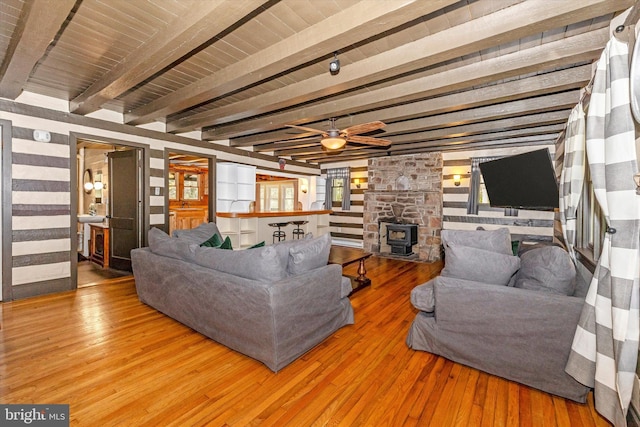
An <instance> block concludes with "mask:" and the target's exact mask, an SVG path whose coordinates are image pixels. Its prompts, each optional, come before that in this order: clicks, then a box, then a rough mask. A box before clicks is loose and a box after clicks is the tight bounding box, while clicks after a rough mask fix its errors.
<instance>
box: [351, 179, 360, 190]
mask: <svg viewBox="0 0 640 427" xmlns="http://www.w3.org/2000/svg"><path fill="white" fill-rule="evenodd" d="M353 183H354V184H355V185H356V188H360V178H356V179H354V180H353Z"/></svg>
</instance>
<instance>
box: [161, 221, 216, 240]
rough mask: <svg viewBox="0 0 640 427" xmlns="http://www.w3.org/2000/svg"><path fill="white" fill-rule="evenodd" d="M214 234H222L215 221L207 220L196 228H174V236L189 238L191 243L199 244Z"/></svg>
mask: <svg viewBox="0 0 640 427" xmlns="http://www.w3.org/2000/svg"><path fill="white" fill-rule="evenodd" d="M214 234H218V235H220V236H222V235H221V234H220V230H218V226H217V225H216V223H215V222H206V223H203V224H200V225H199V226H197V227H196V228H190V229H185V230H174V231H173V233H172V236H173V237H177V238H178V239H184V240H188V241H190V242H191V243H195V244H197V245H199V244H201V243H202V242H204V241H206V240H208V239H210V238H211V236H213V235H214Z"/></svg>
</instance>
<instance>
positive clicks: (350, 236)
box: [331, 231, 363, 240]
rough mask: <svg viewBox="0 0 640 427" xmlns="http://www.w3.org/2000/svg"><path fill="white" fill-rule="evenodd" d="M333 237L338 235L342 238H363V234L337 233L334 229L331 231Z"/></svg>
mask: <svg viewBox="0 0 640 427" xmlns="http://www.w3.org/2000/svg"><path fill="white" fill-rule="evenodd" d="M331 237H337V238H340V239H352V240H363V238H362V236H361V235H359V234H348V233H336V232H333V231H332V232H331Z"/></svg>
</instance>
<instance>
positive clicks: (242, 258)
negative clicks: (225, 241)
mask: <svg viewBox="0 0 640 427" xmlns="http://www.w3.org/2000/svg"><path fill="white" fill-rule="evenodd" d="M191 261H192V262H194V263H196V264H198V265H200V266H202V267H207V268H211V269H214V270H218V271H222V272H224V273H229V274H233V275H234V276H239V277H244V278H245V279H252V280H259V281H261V282H275V281H278V280H281V279H283V278H285V277H286V276H287V270H286V265H283V264H282V262H281V260H280V256H279V255H278V252H277V251H276V250H275V248H274V247H273V246H264V247H259V248H254V249H245V250H240V251H233V250H226V249H220V248H212V247H205V246H202V247H201V246H196V247H195V251H194V254H193V256H192V257H191Z"/></svg>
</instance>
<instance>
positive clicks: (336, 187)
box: [331, 178, 344, 204]
mask: <svg viewBox="0 0 640 427" xmlns="http://www.w3.org/2000/svg"><path fill="white" fill-rule="evenodd" d="M343 196H344V179H343V178H334V179H333V180H332V183H331V202H332V203H339V204H342V197H343Z"/></svg>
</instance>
